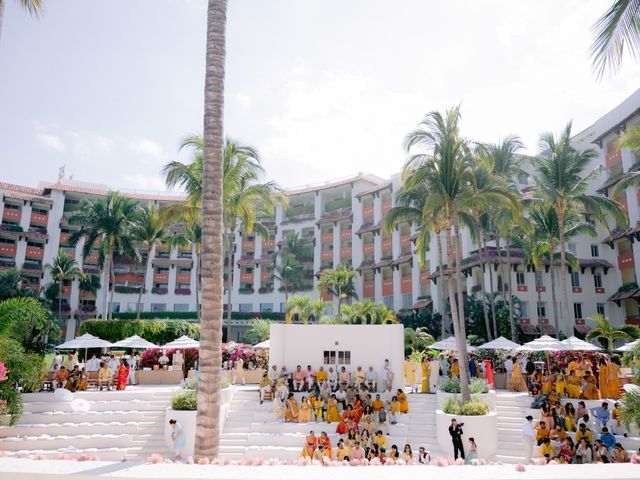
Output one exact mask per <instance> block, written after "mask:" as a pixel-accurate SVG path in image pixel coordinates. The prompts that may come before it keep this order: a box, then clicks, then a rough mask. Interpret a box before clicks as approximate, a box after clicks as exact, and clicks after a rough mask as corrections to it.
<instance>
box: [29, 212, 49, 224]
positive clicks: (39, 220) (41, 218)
mask: <svg viewBox="0 0 640 480" xmlns="http://www.w3.org/2000/svg"><path fill="white" fill-rule="evenodd" d="M48 221H49V215H43V214H41V213H32V214H31V223H35V224H36V225H46V224H47V222H48Z"/></svg>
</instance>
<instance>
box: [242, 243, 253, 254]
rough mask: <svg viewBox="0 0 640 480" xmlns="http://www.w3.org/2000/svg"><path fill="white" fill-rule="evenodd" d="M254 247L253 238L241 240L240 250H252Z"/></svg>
mask: <svg viewBox="0 0 640 480" xmlns="http://www.w3.org/2000/svg"><path fill="white" fill-rule="evenodd" d="M255 249H256V242H255V240H243V241H242V251H243V252H247V251H254V250H255Z"/></svg>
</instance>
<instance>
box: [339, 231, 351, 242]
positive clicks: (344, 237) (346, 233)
mask: <svg viewBox="0 0 640 480" xmlns="http://www.w3.org/2000/svg"><path fill="white" fill-rule="evenodd" d="M351 235H352V230H351V229H349V230H340V240H351Z"/></svg>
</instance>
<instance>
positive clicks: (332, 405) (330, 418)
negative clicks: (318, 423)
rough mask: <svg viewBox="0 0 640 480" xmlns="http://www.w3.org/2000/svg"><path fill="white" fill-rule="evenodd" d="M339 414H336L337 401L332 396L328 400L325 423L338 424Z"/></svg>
mask: <svg viewBox="0 0 640 480" xmlns="http://www.w3.org/2000/svg"><path fill="white" fill-rule="evenodd" d="M339 421H340V414H339V413H338V400H337V398H336V396H335V394H334V395H331V398H330V399H329V405H328V406H327V423H333V422H339Z"/></svg>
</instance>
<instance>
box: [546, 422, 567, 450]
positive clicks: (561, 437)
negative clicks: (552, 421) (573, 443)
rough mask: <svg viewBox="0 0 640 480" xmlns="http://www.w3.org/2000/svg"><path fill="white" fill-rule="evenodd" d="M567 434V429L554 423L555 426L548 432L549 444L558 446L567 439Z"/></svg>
mask: <svg viewBox="0 0 640 480" xmlns="http://www.w3.org/2000/svg"><path fill="white" fill-rule="evenodd" d="M567 437H568V434H567V431H566V430H565V429H564V428H562V425H556V428H554V429H553V430H551V432H550V434H549V438H550V439H551V445H553V446H554V447H555V448H560V446H561V445H562V444H563V443H564V441H565V440H566V439H567Z"/></svg>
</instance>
